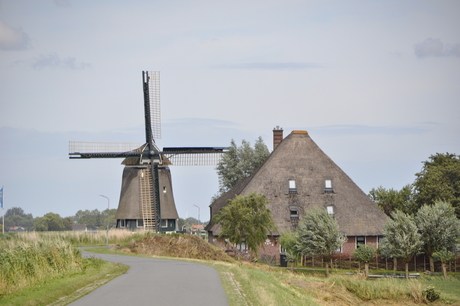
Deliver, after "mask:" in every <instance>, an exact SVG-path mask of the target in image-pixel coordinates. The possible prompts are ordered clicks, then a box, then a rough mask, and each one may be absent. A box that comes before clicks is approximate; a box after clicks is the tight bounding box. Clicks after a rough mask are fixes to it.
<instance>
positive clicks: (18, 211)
mask: <svg viewBox="0 0 460 306" xmlns="http://www.w3.org/2000/svg"><path fill="white" fill-rule="evenodd" d="M14 226H22V227H23V228H24V229H25V230H32V229H33V226H34V218H33V217H32V214H26V213H25V212H24V210H23V209H22V208H20V207H12V208H10V209H8V210H7V211H6V213H5V228H6V229H7V228H9V227H14Z"/></svg>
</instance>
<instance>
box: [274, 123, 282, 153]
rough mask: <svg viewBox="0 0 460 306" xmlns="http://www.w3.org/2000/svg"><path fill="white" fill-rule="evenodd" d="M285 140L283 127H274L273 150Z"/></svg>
mask: <svg viewBox="0 0 460 306" xmlns="http://www.w3.org/2000/svg"><path fill="white" fill-rule="evenodd" d="M281 141H283V128H281V127H279V126H278V125H277V126H276V127H275V128H274V129H273V151H275V149H276V148H277V147H278V146H279V144H280V143H281Z"/></svg>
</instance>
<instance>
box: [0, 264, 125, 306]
mask: <svg viewBox="0 0 460 306" xmlns="http://www.w3.org/2000/svg"><path fill="white" fill-rule="evenodd" d="M128 268H129V267H128V266H126V265H122V264H117V263H111V262H104V261H100V264H98V265H95V266H90V267H88V268H87V269H86V270H85V271H84V272H81V273H76V274H73V275H70V276H64V277H57V278H53V279H49V280H47V281H46V282H42V283H40V284H36V285H35V286H32V287H29V288H26V289H22V290H18V291H16V292H14V293H12V294H9V295H6V296H3V297H0V305H8V306H10V305H11V306H16V305H17V306H41V305H53V306H60V305H67V304H69V303H71V302H73V301H75V300H77V299H79V298H80V297H82V296H84V295H86V294H88V293H89V292H91V291H93V290H94V289H96V288H98V287H100V286H102V285H104V284H105V283H107V282H109V281H110V280H112V279H114V278H115V277H117V276H119V275H121V274H123V273H125V272H126V270H128Z"/></svg>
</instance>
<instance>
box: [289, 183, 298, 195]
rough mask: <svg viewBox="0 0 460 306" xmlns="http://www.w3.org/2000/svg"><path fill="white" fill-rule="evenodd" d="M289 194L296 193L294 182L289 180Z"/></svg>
mask: <svg viewBox="0 0 460 306" xmlns="http://www.w3.org/2000/svg"><path fill="white" fill-rule="evenodd" d="M289 193H297V186H296V184H295V180H289Z"/></svg>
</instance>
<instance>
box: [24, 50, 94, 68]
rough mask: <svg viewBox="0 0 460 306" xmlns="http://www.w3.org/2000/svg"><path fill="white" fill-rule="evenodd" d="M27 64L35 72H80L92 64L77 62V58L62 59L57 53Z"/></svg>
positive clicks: (35, 59) (43, 56)
mask: <svg viewBox="0 0 460 306" xmlns="http://www.w3.org/2000/svg"><path fill="white" fill-rule="evenodd" d="M17 63H22V62H17ZM26 63H27V64H28V65H29V66H30V67H32V68H33V69H35V70H43V69H45V68H62V69H70V70H79V69H85V68H88V67H91V64H90V63H85V62H77V60H76V59H75V57H66V58H63V59H61V58H60V57H59V55H57V54H56V53H51V54H47V55H43V54H40V56H39V57H38V58H34V59H32V60H30V61H28V62H26Z"/></svg>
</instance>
